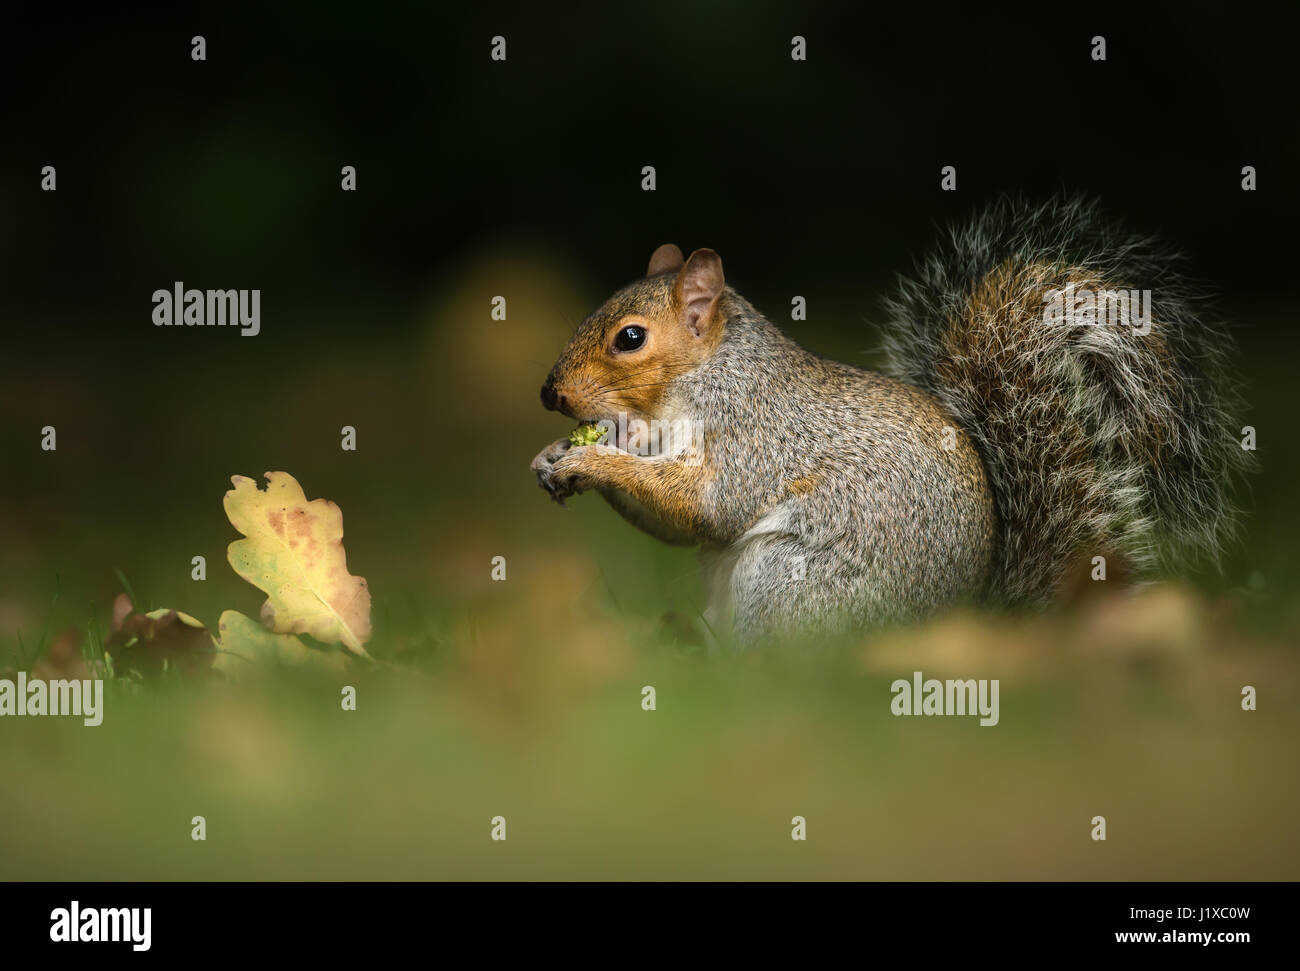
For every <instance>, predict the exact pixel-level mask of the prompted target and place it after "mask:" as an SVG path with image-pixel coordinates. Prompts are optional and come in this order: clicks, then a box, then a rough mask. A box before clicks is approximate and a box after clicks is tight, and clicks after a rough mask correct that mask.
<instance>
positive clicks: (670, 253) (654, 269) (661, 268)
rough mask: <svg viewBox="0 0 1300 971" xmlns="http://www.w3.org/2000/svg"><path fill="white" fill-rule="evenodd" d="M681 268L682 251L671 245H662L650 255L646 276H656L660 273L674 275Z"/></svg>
mask: <svg viewBox="0 0 1300 971" xmlns="http://www.w3.org/2000/svg"><path fill="white" fill-rule="evenodd" d="M681 266H682V251H681V250H679V249H678V248H677V247H676V246H674V245H673V244H672V243H664V244H663V246H660V247H659V248H658V249H657V250H655V251H654V252H653V253H651V254H650V268H649V269H648V270H646V271H645V275H646V276H658V275H659V274H660V273H676V272H677V271H678V270H680V269H681Z"/></svg>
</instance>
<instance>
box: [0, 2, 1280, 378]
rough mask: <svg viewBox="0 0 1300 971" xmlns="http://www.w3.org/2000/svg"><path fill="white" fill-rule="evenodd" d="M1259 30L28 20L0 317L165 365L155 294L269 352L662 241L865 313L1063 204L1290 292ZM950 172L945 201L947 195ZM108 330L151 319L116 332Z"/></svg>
mask: <svg viewBox="0 0 1300 971" xmlns="http://www.w3.org/2000/svg"><path fill="white" fill-rule="evenodd" d="M1270 9H1275V10H1279V11H1280V10H1281V7H1280V6H1278V5H1268V6H1264V7H1261V8H1258V9H1252V8H1251V7H1250V6H1248V5H1244V4H1237V3H1233V4H1224V3H1194V4H1188V3H1167V4H1147V5H1142V4H1138V5H1125V6H1122V7H1118V8H1116V9H1115V10H1114V11H1113V12H1111V11H1108V10H1107V9H1106V8H1105V7H1100V6H1096V5H1085V6H1083V7H1077V6H1074V5H1068V6H1061V7H1056V6H1051V5H1047V6H1042V7H1039V8H1038V9H1036V10H1034V11H1033V12H1032V13H1028V12H1018V13H1009V12H1007V13H999V12H996V11H983V10H981V11H976V10H943V9H939V8H932V7H930V6H927V5H921V4H915V5H902V6H895V7H892V8H889V9H886V10H875V9H870V8H868V7H867V6H866V5H862V6H861V7H860V8H859V9H849V5H832V4H799V5H792V4H788V3H771V2H744V3H741V2H735V3H714V4H704V5H701V4H692V3H680V2H663V3H657V4H647V5H640V6H632V5H626V4H599V5H594V4H593V5H581V4H579V5H565V6H563V7H562V8H554V7H550V6H547V5H541V4H533V5H519V6H518V7H515V8H511V9H506V8H503V7H500V6H499V5H484V6H476V7H474V8H473V9H466V8H465V7H463V6H456V7H450V6H448V7H444V8H438V7H436V6H434V5H427V6H426V5H416V4H398V5H389V6H382V5H375V4H359V5H353V4H348V5H338V4H311V5H295V6H292V7H290V8H289V9H285V10H279V9H271V8H270V7H269V5H268V7H267V8H263V9H250V10H243V11H240V10H227V9H225V8H224V7H223V8H218V7H215V6H214V7H208V8H206V9H204V10H201V11H199V12H196V13H194V14H192V15H188V16H181V15H178V14H171V15H166V16H164V17H163V18H162V20H161V21H156V20H153V19H152V18H151V20H150V26H149V27H147V28H146V27H144V25H143V24H142V23H140V21H139V20H138V19H137V20H136V22H135V23H132V18H131V17H130V16H129V15H126V16H124V17H123V18H118V17H114V18H112V19H111V20H109V19H107V18H106V19H105V22H104V23H102V24H99V25H96V24H94V23H93V22H92V24H91V25H90V27H89V28H87V26H85V25H82V24H75V25H74V24H65V23H59V24H57V25H48V26H44V27H21V26H17V27H15V28H14V29H12V30H7V31H6V35H7V36H6V38H5V40H4V42H3V44H4V47H3V54H4V58H3V59H4V61H5V62H6V63H5V69H4V70H5V73H6V75H7V77H6V83H5V92H6V96H5V118H4V133H5V137H4V141H5V146H6V148H5V152H4V156H3V169H2V170H0V176H2V178H0V205H2V206H3V211H4V213H5V220H4V223H5V225H4V233H3V237H0V246H2V247H3V248H2V249H0V260H2V261H3V265H4V267H5V269H6V275H7V277H8V285H7V286H6V287H5V288H4V290H3V295H2V296H0V299H2V300H3V304H0V308H2V309H3V312H4V313H5V316H6V319H7V320H11V321H12V320H13V319H15V318H28V319H33V320H37V321H40V322H41V323H43V324H45V326H36V327H33V326H27V327H18V328H11V332H10V333H9V334H8V335H7V336H9V337H10V338H13V339H18V340H20V341H23V342H24V343H27V344H28V345H30V346H35V347H41V346H46V347H48V346H49V345H43V344H42V333H43V332H45V331H47V330H49V329H57V332H58V334H59V335H60V336H59V338H58V346H60V348H61V349H62V350H63V351H65V352H66V351H67V350H68V349H69V348H68V346H67V344H66V343H65V342H64V338H66V337H67V336H68V335H69V334H70V333H71V332H72V331H73V330H74V329H75V331H76V332H77V335H78V337H79V338H86V339H89V340H91V341H93V342H96V343H106V344H112V345H116V346H121V345H124V344H125V345H132V346H133V349H138V350H141V351H144V352H146V353H152V352H153V351H154V349H155V348H156V347H157V346H158V345H159V343H160V340H161V339H162V338H160V336H159V335H157V334H155V333H154V332H153V331H152V330H151V329H150V328H149V327H148V326H146V325H147V323H148V317H147V314H146V313H145V312H144V311H143V310H141V308H142V307H143V308H147V307H148V297H149V294H150V293H152V291H153V290H154V289H155V288H156V287H157V286H161V285H165V282H166V281H171V280H173V279H185V280H187V281H189V280H193V281H194V285H196V286H200V287H204V286H235V287H261V288H262V290H263V298H264V300H265V307H266V308H267V313H268V315H269V325H268V329H269V331H270V332H272V333H273V332H275V331H276V330H277V329H279V328H277V326H276V320H277V315H278V316H279V317H283V315H284V313H285V312H287V311H288V310H289V309H290V308H292V309H293V310H295V311H305V310H308V309H313V308H314V309H319V308H331V309H333V310H338V309H339V308H343V307H346V308H348V309H349V310H351V311H353V312H356V313H362V314H365V313H369V312H371V311H373V309H374V308H375V306H376V303H377V302H382V303H383V304H385V305H388V306H391V307H394V308H398V309H400V308H409V307H410V306H411V304H412V300H413V297H412V295H413V294H414V293H415V292H416V291H417V290H418V288H419V287H420V285H421V284H422V282H423V281H425V280H426V279H427V277H428V274H429V273H430V271H431V270H432V269H434V268H439V267H443V266H445V265H447V264H448V263H454V262H455V261H457V260H459V259H461V258H463V257H464V255H465V254H466V253H467V252H470V251H472V250H473V249H474V248H475V247H478V246H481V245H483V244H486V243H490V242H492V241H495V240H498V239H500V238H502V237H503V236H509V235H512V234H515V235H526V236H528V237H531V238H536V239H539V240H542V241H544V243H545V245H546V246H547V247H550V248H552V249H554V250H556V251H560V252H563V253H565V254H570V255H572V257H573V258H575V259H577V260H580V261H581V263H582V265H583V266H584V267H585V268H586V270H587V271H588V272H589V273H590V275H591V277H592V278H593V280H595V281H598V282H599V284H600V286H601V287H602V288H609V287H612V286H613V285H614V284H617V283H620V282H622V281H624V280H626V279H628V278H630V277H632V276H634V275H636V273H637V271H638V270H640V269H641V268H642V265H643V263H644V261H645V258H646V256H647V255H648V254H649V252H650V250H652V249H653V248H654V246H655V245H657V244H658V242H660V241H662V240H665V239H672V240H676V241H678V242H679V243H680V244H681V245H682V246H684V247H686V248H688V249H689V248H694V247H696V246H703V245H708V246H712V247H713V248H715V249H717V250H719V252H721V253H722V254H723V256H724V258H725V259H727V260H728V265H729V267H732V268H733V275H734V278H735V279H736V280H737V281H738V282H739V283H740V284H742V285H744V284H745V283H748V284H750V288H751V289H753V288H754V287H758V288H759V289H762V287H763V285H764V284H765V283H770V284H771V285H772V286H773V287H774V288H775V289H777V290H778V292H782V293H784V290H783V289H781V288H780V287H778V286H777V284H778V282H779V283H780V284H786V283H787V282H791V281H807V283H806V284H805V286H806V287H811V286H812V285H815V284H816V283H818V282H821V281H831V280H834V281H843V282H844V283H850V282H851V283H854V284H857V285H858V288H859V290H860V293H861V297H860V299H861V301H862V303H863V305H864V306H870V305H871V304H872V298H873V296H874V290H875V288H876V286H877V285H878V284H880V283H881V282H882V281H886V280H887V279H888V277H889V275H890V274H891V273H893V272H894V271H895V270H900V269H905V268H906V265H907V262H908V260H909V258H910V256H911V255H913V254H914V253H915V252H917V251H918V250H920V249H922V248H924V247H925V246H927V245H928V244H929V243H930V241H931V239H932V237H933V235H934V224H935V223H936V222H944V221H946V220H947V219H948V218H949V217H951V216H953V215H954V214H961V213H964V212H966V211H967V210H969V209H970V208H972V207H974V206H975V205H976V204H978V203H979V202H980V201H981V200H983V199H986V198H989V197H992V196H994V195H996V194H997V193H999V192H1001V191H1004V190H1012V191H1020V192H1023V193H1025V194H1027V195H1030V196H1031V197H1039V196H1043V195H1046V194H1049V193H1051V192H1053V191H1056V190H1062V189H1064V190H1068V191H1075V192H1082V193H1087V194H1092V195H1097V196H1100V197H1101V198H1102V200H1103V201H1104V203H1105V204H1106V206H1107V207H1108V208H1109V209H1111V210H1112V211H1113V212H1115V213H1116V214H1117V215H1120V216H1122V217H1123V218H1124V219H1125V221H1127V222H1128V223H1129V224H1131V225H1132V226H1133V227H1134V228H1135V229H1139V230H1144V231H1154V232H1158V233H1160V234H1162V235H1164V236H1166V237H1167V238H1169V239H1170V240H1172V241H1174V242H1176V243H1177V244H1179V245H1180V246H1182V247H1183V248H1185V249H1186V250H1187V251H1188V253H1189V254H1190V255H1191V256H1192V258H1193V261H1194V269H1195V270H1197V271H1198V272H1199V273H1201V274H1202V275H1203V276H1205V277H1207V278H1209V279H1211V280H1212V281H1213V282H1215V283H1216V284H1217V285H1219V286H1220V287H1222V288H1223V289H1225V290H1227V291H1229V292H1230V293H1249V294H1275V293H1281V292H1285V291H1286V290H1287V288H1288V285H1289V280H1290V277H1291V270H1292V267H1293V266H1294V261H1295V256H1296V242H1295V238H1296V236H1295V233H1294V232H1293V231H1292V229H1293V226H1294V223H1293V217H1294V216H1295V215H1296V214H1297V212H1300V205H1298V203H1300V197H1298V195H1297V193H1298V192H1300V189H1298V188H1297V184H1296V180H1295V179H1294V178H1292V177H1291V176H1292V175H1293V174H1294V162H1295V159H1296V157H1297V150H1298V149H1300V144H1298V139H1300V133H1298V132H1300V129H1298V128H1297V125H1296V100H1295V95H1296V84H1295V64H1294V47H1293V41H1294V37H1293V34H1292V32H1291V31H1290V30H1289V29H1285V28H1284V23H1283V21H1281V20H1279V19H1277V18H1278V17H1280V16H1281V14H1280V13H1279V14H1271V13H1269V10H1270ZM452 11H455V13H454V16H453V13H452ZM195 33H201V34H203V35H204V36H205V37H206V38H207V42H208V60H207V61H206V62H205V63H194V62H192V61H191V60H190V44H189V38H190V36H191V35H192V34H195ZM494 34H502V35H504V36H505V37H506V38H507V43H508V55H509V57H508V60H507V61H506V62H504V63H497V62H493V61H491V60H490V59H489V57H488V53H489V42H490V38H491V37H492V36H493V35H494ZM794 34H801V35H803V36H805V37H806V38H807V40H808V50H809V59H808V61H807V62H804V63H796V62H793V61H791V59H790V56H789V50H790V38H791V36H792V35H794ZM1094 34H1102V35H1104V36H1105V37H1106V38H1107V47H1108V60H1107V61H1106V62H1105V63H1096V62H1093V61H1092V60H1091V59H1090V56H1089V55H1090V50H1091V45H1090V38H1091V37H1092V36H1093V35H1094ZM47 163H48V164H55V165H56V166H57V167H58V172H59V189H58V192H57V193H55V194H48V193H42V192H40V191H39V187H38V182H39V176H38V173H39V169H40V167H41V166H42V165H44V164H47ZM343 164H352V165H355V166H357V168H358V170H359V185H360V188H359V191H358V192H357V193H356V194H354V195H353V194H344V193H342V192H340V191H339V174H338V173H339V168H340V166H341V165H343ZM645 164H653V165H655V166H656V167H657V170H658V177H659V189H658V191H657V192H655V193H653V194H651V193H643V192H642V191H641V190H640V188H639V182H640V169H641V166H642V165H645ZM945 164H952V165H955V166H957V168H958V173H959V184H958V187H959V191H958V192H957V193H954V194H943V193H941V192H939V191H938V181H939V168H940V166H942V165H945ZM1244 164H1252V165H1254V166H1256V168H1257V169H1258V172H1259V184H1260V190H1259V191H1258V192H1256V193H1255V194H1245V193H1243V192H1242V191H1241V190H1240V186H1239V182H1240V174H1239V172H1240V169H1241V166H1242V165H1244ZM787 303H788V301H787ZM142 314H144V315H143V316H142ZM114 315H120V317H121V319H123V320H137V319H138V320H139V321H140V325H139V326H136V327H132V326H115V327H113V328H111V329H109V330H106V329H105V328H104V327H102V326H101V323H100V322H102V321H103V320H104V318H105V317H109V316H114ZM331 316H332V315H331ZM406 322H407V321H406V320H405V319H404V318H403V317H402V316H401V315H400V314H399V315H397V316H394V317H391V318H389V319H387V320H386V321H384V322H382V323H381V322H375V323H373V324H371V325H369V326H368V328H367V332H368V335H367V336H368V338H369V339H382V338H383V337H384V336H386V332H387V331H388V330H389V329H390V328H394V327H401V326H402V325H403V324H404V323H406ZM227 336H228V335H219V334H218V335H209V336H208V337H207V338H204V339H205V340H214V341H215V340H224V339H226V337H227Z"/></svg>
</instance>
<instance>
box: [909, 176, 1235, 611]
mask: <svg viewBox="0 0 1300 971" xmlns="http://www.w3.org/2000/svg"><path fill="white" fill-rule="evenodd" d="M887 306H888V311H889V314H890V317H891V318H892V319H891V322H890V326H889V327H888V328H887V330H886V340H885V349H886V353H887V361H888V363H887V367H886V370H887V372H888V373H890V374H892V375H893V376H895V377H897V378H899V379H901V380H904V381H907V382H909V383H911V384H914V385H916V386H918V387H921V388H924V389H925V390H927V391H929V392H930V393H931V394H933V395H934V396H935V397H936V398H938V399H939V401H940V402H941V403H942V404H943V406H944V407H945V408H946V409H947V410H948V411H949V412H951V414H952V415H953V416H954V417H955V418H956V419H957V421H958V422H960V423H961V424H962V426H963V427H964V428H965V430H966V431H967V432H968V433H969V434H970V436H971V437H972V438H973V440H974V442H975V446H976V448H977V450H978V451H979V453H980V455H981V457H982V459H983V461H984V464H985V468H986V471H987V474H988V477H989V480H990V483H991V486H992V492H993V497H994V502H995V505H996V509H997V518H998V533H997V537H998V538H997V552H996V554H995V565H994V576H993V577H992V587H993V591H994V592H995V593H997V594H1000V596H1001V597H1002V598H1003V599H1005V600H1007V601H1010V602H1036V601H1043V600H1045V599H1047V598H1049V597H1050V596H1051V595H1052V594H1053V593H1054V592H1055V591H1056V590H1057V589H1058V588H1059V587H1060V585H1061V583H1062V581H1063V580H1064V579H1065V577H1066V575H1067V573H1068V572H1069V571H1070V570H1071V569H1072V568H1073V565H1074V563H1075V562H1076V561H1077V559H1078V558H1079V557H1081V556H1082V557H1086V558H1088V559H1091V557H1093V556H1104V557H1106V558H1107V559H1108V560H1109V561H1110V562H1111V563H1112V564H1113V563H1114V561H1115V559H1116V558H1118V559H1119V560H1120V562H1121V563H1122V565H1123V568H1124V569H1125V570H1126V571H1129V572H1132V573H1134V574H1137V575H1141V574H1144V573H1146V572H1148V571H1150V570H1152V569H1156V568H1170V567H1176V566H1182V565H1185V564H1186V563H1187V562H1188V561H1189V560H1197V559H1208V560H1211V561H1217V559H1218V555H1219V552H1220V551H1221V550H1222V548H1223V545H1224V543H1225V542H1226V540H1227V538H1228V537H1229V535H1230V534H1231V532H1232V530H1233V524H1234V519H1235V511H1234V509H1233V505H1232V501H1231V490H1232V479H1233V478H1234V473H1236V472H1237V471H1238V470H1241V469H1243V468H1244V467H1245V466H1246V464H1247V461H1248V454H1247V453H1246V452H1245V451H1243V449H1242V448H1241V446H1240V443H1239V440H1238V438H1237V437H1236V434H1235V433H1236V430H1237V429H1238V428H1240V427H1241V425H1242V420H1241V418H1242V414H1241V410H1240V405H1239V402H1238V399H1237V397H1236V391H1235V388H1234V382H1233V381H1232V379H1231V376H1230V373H1229V370H1228V365H1227V355H1228V351H1229V348H1230V344H1229V340H1228V337H1227V334H1226V332H1225V331H1224V329H1223V328H1222V327H1221V326H1220V325H1219V324H1218V323H1216V322H1215V321H1214V320H1213V319H1212V318H1210V317H1208V316H1207V315H1206V311H1205V301H1204V299H1203V297H1202V296H1201V295H1200V294H1198V293H1197V292H1196V291H1195V290H1194V289H1193V288H1192V287H1191V285H1190V284H1189V283H1188V282H1187V281H1186V280H1185V279H1184V278H1183V277H1182V276H1181V275H1180V274H1179V272H1178V257H1177V256H1176V255H1175V254H1172V253H1170V252H1168V251H1167V250H1164V249H1162V248H1161V247H1160V246H1159V245H1157V244H1156V243H1154V242H1153V241H1152V240H1150V239H1147V238H1143V237H1139V236H1133V235H1130V234H1128V233H1126V232H1124V231H1123V230H1121V229H1120V228H1118V227H1117V226H1115V225H1114V224H1112V223H1110V222H1108V221H1107V220H1106V219H1104V218H1103V217H1102V215H1101V214H1100V213H1099V211H1098V209H1097V207H1096V205H1095V204H1093V203H1089V202H1081V201H1077V200H1054V201H1051V202H1048V203H1046V204H1042V205H1029V204H1026V203H1023V202H1019V201H1005V202H1002V203H999V204H997V205H995V206H993V207H991V208H989V209H988V210H986V211H985V212H984V213H982V214H981V215H979V216H978V217H976V218H975V219H973V220H972V221H970V222H969V223H967V224H966V225H964V226H962V227H960V228H958V229H956V230H955V231H953V232H951V233H950V234H949V236H948V238H947V240H946V241H945V244H944V245H941V246H940V247H939V248H938V249H937V250H936V251H935V252H934V254H933V255H931V256H930V257H929V258H928V259H926V260H924V261H923V262H921V263H920V264H919V265H918V267H917V271H916V274H915V275H914V277H913V278H912V279H910V280H903V281H902V282H901V285H900V288H899V290H898V293H897V295H896V296H895V297H893V298H892V299H891V300H890V301H888V305H887Z"/></svg>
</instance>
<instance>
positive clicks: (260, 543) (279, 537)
mask: <svg viewBox="0 0 1300 971" xmlns="http://www.w3.org/2000/svg"><path fill="white" fill-rule="evenodd" d="M266 480H267V487H266V491H265V492H263V491H261V490H260V489H258V488H257V483H256V482H255V481H254V480H252V479H249V478H246V477H244V476H242V475H236V476H232V477H231V480H230V481H231V482H233V483H234V485H235V488H234V489H232V490H231V491H230V492H227V493H226V496H225V500H224V505H225V508H226V515H227V516H228V517H229V518H230V522H231V524H232V525H234V527H235V528H236V529H237V530H239V531H240V532H241V533H243V534H244V536H245V539H241V540H236V541H235V542H233V543H231V544H230V547H229V549H228V550H227V551H226V555H227V559H229V561H230V565H231V567H233V568H234V570H235V572H236V573H238V574H239V575H240V576H241V577H243V578H244V579H245V580H247V581H248V582H249V583H251V584H253V586H255V587H258V588H259V589H261V590H263V591H264V592H265V593H266V594H267V600H266V603H264V604H263V605H262V623H263V624H265V625H266V627H267V628H268V629H270V630H272V631H274V632H275V633H277V634H309V635H310V636H312V637H314V638H315V639H316V640H318V641H322V642H323V643H326V644H342V645H343V646H344V647H346V648H347V649H348V650H350V651H352V652H353V653H354V654H357V655H359V656H361V657H366V658H368V657H369V656H370V655H369V654H367V653H366V649H365V648H364V647H363V646H362V645H363V644H364V643H365V642H366V641H367V640H369V639H370V591H369V589H367V587H366V581H365V579H364V578H363V577H354V576H352V575H351V574H349V573H348V567H347V554H346V553H345V552H344V549H343V513H342V512H341V511H340V510H339V507H338V506H336V505H335V504H334V503H332V502H330V501H329V500H327V499H313V500H311V501H310V502H308V500H307V497H306V495H305V494H304V493H303V491H302V486H300V485H299V484H298V482H297V480H296V479H294V477H293V476H291V475H289V473H287V472H267V473H266Z"/></svg>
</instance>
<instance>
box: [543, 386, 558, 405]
mask: <svg viewBox="0 0 1300 971" xmlns="http://www.w3.org/2000/svg"><path fill="white" fill-rule="evenodd" d="M542 404H543V405H545V406H546V408H547V410H548V411H554V410H555V408H556V405H557V404H558V398H557V396H556V394H555V382H554V381H552V380H551V379H550V378H547V379H546V383H545V384H544V385H542Z"/></svg>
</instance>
